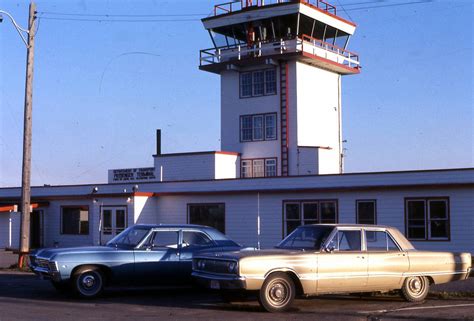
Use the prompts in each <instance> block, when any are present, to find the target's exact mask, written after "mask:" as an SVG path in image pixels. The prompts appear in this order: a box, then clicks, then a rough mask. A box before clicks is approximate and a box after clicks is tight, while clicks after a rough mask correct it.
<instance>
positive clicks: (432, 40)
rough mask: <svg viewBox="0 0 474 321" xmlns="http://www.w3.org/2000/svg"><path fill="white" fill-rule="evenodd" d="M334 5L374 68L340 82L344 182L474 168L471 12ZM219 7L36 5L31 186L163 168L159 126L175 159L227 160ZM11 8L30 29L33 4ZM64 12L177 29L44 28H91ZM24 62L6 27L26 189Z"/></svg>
mask: <svg viewBox="0 0 474 321" xmlns="http://www.w3.org/2000/svg"><path fill="white" fill-rule="evenodd" d="M221 2H222V1H221ZM224 2H225V1H224ZM329 2H330V3H332V4H335V5H336V6H338V8H339V14H340V15H341V16H343V17H344V18H348V15H350V18H351V19H352V20H354V21H355V22H356V23H357V25H358V29H357V31H356V33H355V36H354V37H353V38H352V39H351V43H350V45H349V49H350V50H351V51H355V52H357V53H359V54H360V59H361V62H362V66H363V68H362V73H361V74H360V75H357V76H347V77H345V78H344V79H343V136H344V139H346V140H347V143H346V145H345V146H346V148H347V158H346V172H363V171H386V170H411V169H431V168H456V167H472V166H474V160H473V159H474V156H473V145H474V144H473V142H474V138H473V123H474V119H473V96H472V93H473V52H472V44H473V42H474V41H473V40H474V38H473V26H472V20H473V4H472V2H471V1H469V0H465V1H463V0H457V1H432V2H424V3H414V4H407V5H401V4H403V3H407V2H413V0H400V1H394V0H392V1H389V0H387V1H376V0H332V1H329ZM216 3H218V2H216V1H205V0H202V1H201V0H180V1H166V0H140V1H131V0H130V1H123V0H122V1H112V0H108V1H106V0H102V1H99V0H96V1H92V0H81V1H75V0H70V1H59V0H56V1H40V0H38V1H37V6H38V8H37V10H38V12H39V17H40V18H42V19H40V21H39V30H38V33H37V37H36V60H35V75H34V94H33V95H34V97H33V109H34V112H33V160H32V163H33V165H32V184H34V185H42V184H76V183H99V182H106V180H107V169H110V168H127V167H143V166H152V164H153V158H152V156H151V155H152V154H153V153H154V152H155V130H156V129H157V128H162V130H163V134H162V135H163V152H165V153H170V152H185V151H200V150H219V145H220V143H219V132H220V124H219V119H220V115H219V100H220V98H219V95H220V93H219V90H220V88H219V77H218V76H217V75H214V74H210V73H206V72H203V71H199V70H198V59H199V50H200V49H205V48H209V47H211V41H210V39H209V38H208V34H207V33H206V32H205V31H204V29H203V27H202V25H201V23H200V22H199V21H198V20H197V19H198V18H199V17H200V16H195V14H198V15H201V14H202V15H203V16H205V15H207V14H208V13H210V12H211V10H212V8H213V5H214V4H216ZM360 3H365V4H360ZM341 4H342V5H343V6H344V8H345V9H346V12H344V11H343V10H342V9H340V8H341ZM392 5H396V6H392ZM363 7H368V8H367V9H360V8H363ZM371 7H378V8H371ZM0 9H1V10H6V11H8V12H10V13H11V14H12V15H13V16H14V17H15V18H16V20H17V21H18V23H19V24H20V25H22V26H26V25H27V14H28V2H27V1H11V0H10V1H5V0H0ZM356 9H357V10H356ZM43 12H45V13H43ZM46 12H49V14H47V13H46ZM55 12H61V13H77V14H123V15H128V14H132V15H147V14H153V15H164V16H163V17H154V18H148V19H154V20H167V21H153V22H108V21H107V22H106V21H100V22H99V21H69V20H47V19H46V18H47V17H50V18H51V17H66V18H86V19H87V18H88V17H84V16H55V15H52V14H51V13H55ZM170 15H179V16H170ZM183 15H185V16H183ZM93 19H97V18H96V17H93ZM143 19H147V18H143ZM184 20H185V21H184ZM25 60H26V50H25V47H24V45H23V44H22V42H21V39H20V38H19V37H18V35H17V34H16V31H15V30H14V28H13V27H12V25H11V24H10V23H9V21H6V19H5V20H4V22H3V23H2V24H0V186H18V185H20V183H21V153H22V126H23V125H22V122H23V100H24V77H25Z"/></svg>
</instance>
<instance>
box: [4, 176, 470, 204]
mask: <svg viewBox="0 0 474 321" xmlns="http://www.w3.org/2000/svg"><path fill="white" fill-rule="evenodd" d="M136 186H138V191H137V189H136ZM95 187H97V190H96V191H95ZM134 187H135V190H134ZM422 187H426V188H433V187H474V168H458V169H439V170H417V171H398V172H372V173H348V174H330V175H306V176H287V177H283V176H277V177H261V178H242V179H241V178H239V179H218V180H195V181H167V182H148V183H111V184H84V185H56V186H37V187H32V198H33V199H35V200H43V199H44V200H47V199H57V198H71V197H80V198H86V197H90V198H98V197H132V196H134V197H137V196H144V197H150V196H153V195H154V196H162V195H184V194H223V193H227V194H233V193H257V192H260V193H287V192H319V191H356V190H357V191H360V190H376V189H377V190H378V189H394V188H422ZM133 190H134V192H132V191H133ZM93 191H94V192H93ZM20 196H21V188H20V187H8V188H0V201H4V200H13V199H18V198H19V197H20Z"/></svg>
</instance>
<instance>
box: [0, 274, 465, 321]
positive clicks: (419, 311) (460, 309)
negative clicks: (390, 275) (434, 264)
mask: <svg viewBox="0 0 474 321" xmlns="http://www.w3.org/2000/svg"><path fill="white" fill-rule="evenodd" d="M66 319H67V320H101V321H102V320H114V321H115V320H127V321H130V320H140V321H141V320H157V319H162V320H178V319H179V320H226V321H227V320H239V321H242V320H255V319H259V320H262V321H265V320H344V321H349V320H417V321H420V320H438V321H441V320H474V298H472V297H471V298H468V297H466V298H452V299H439V298H430V299H428V300H427V301H426V302H423V303H408V302H405V301H403V300H401V299H400V298H399V297H398V296H376V297H360V296H321V297H317V298H309V299H298V300H296V302H295V305H294V308H293V309H292V310H291V311H289V312H288V313H284V314H283V313H282V314H270V313H266V312H263V311H262V310H261V309H260V307H259V306H258V304H257V302H256V301H246V302H237V303H233V304H227V303H224V302H222V301H221V300H220V297H219V295H218V294H217V293H214V292H205V291H201V290H194V289H193V290H191V289H153V290H143V289H141V290H140V289H133V290H124V289H110V290H108V291H106V293H105V296H104V297H101V298H99V299H96V300H80V299H76V298H75V297H73V296H71V295H63V294H59V293H58V292H56V291H55V290H54V289H53V287H52V286H51V285H50V284H49V282H47V281H41V280H38V279H36V277H35V276H34V275H32V274H30V273H19V272H11V271H3V272H0V321H10V320H19V321H21V320H35V321H42V320H45V321H46V320H47V321H55V320H66Z"/></svg>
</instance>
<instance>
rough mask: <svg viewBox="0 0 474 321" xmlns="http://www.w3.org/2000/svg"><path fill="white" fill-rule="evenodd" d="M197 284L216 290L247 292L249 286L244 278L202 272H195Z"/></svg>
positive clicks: (194, 276) (193, 274)
mask: <svg viewBox="0 0 474 321" xmlns="http://www.w3.org/2000/svg"><path fill="white" fill-rule="evenodd" d="M192 276H193V278H194V279H195V280H196V283H197V284H198V285H200V286H202V287H205V288H208V289H214V290H245V289H246V288H247V284H246V281H245V278H244V277H241V276H237V275H236V276H224V275H215V274H208V273H202V272H193V273H192Z"/></svg>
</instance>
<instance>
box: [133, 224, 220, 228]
mask: <svg viewBox="0 0 474 321" xmlns="http://www.w3.org/2000/svg"><path fill="white" fill-rule="evenodd" d="M134 226H140V227H146V228H195V229H213V228H212V227H210V226H205V225H196V224H135V225H134Z"/></svg>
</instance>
